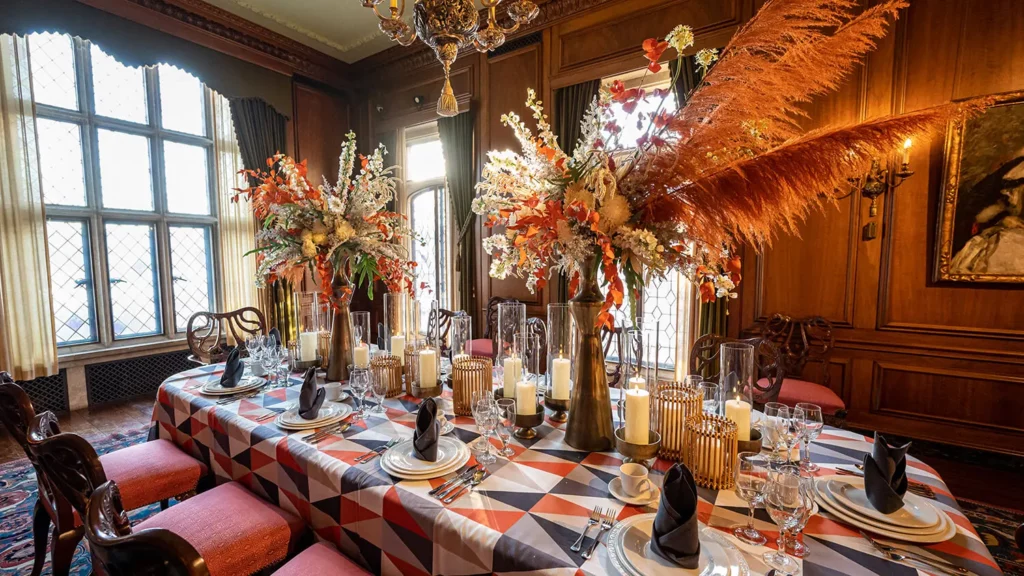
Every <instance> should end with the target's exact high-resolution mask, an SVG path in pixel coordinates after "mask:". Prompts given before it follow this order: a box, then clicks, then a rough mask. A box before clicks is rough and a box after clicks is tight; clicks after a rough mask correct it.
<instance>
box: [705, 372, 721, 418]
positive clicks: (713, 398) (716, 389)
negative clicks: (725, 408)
mask: <svg viewBox="0 0 1024 576" xmlns="http://www.w3.org/2000/svg"><path fill="white" fill-rule="evenodd" d="M701 386H702V388H703V389H704V411H705V412H707V413H709V414H719V415H721V414H722V386H721V385H720V384H718V383H717V382H715V381H713V380H704V381H703V382H702V383H701Z"/></svg>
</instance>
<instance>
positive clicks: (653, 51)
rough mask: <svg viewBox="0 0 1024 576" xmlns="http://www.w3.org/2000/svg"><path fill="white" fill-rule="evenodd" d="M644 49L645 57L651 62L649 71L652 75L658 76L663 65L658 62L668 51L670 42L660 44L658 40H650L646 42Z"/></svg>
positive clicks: (648, 67)
mask: <svg viewBox="0 0 1024 576" xmlns="http://www.w3.org/2000/svg"><path fill="white" fill-rule="evenodd" d="M643 48H644V56H645V57H646V58H647V59H648V60H650V62H651V64H650V65H649V66H647V69H648V70H650V71H651V73H652V74H657V73H658V72H660V71H661V64H658V60H659V59H660V58H661V54H662V53H663V52H664V51H665V50H666V49H668V42H665V41H661V42H659V41H658V39H657V38H648V39H647V40H644V46H643Z"/></svg>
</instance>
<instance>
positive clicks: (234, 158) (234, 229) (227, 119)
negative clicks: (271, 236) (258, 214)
mask: <svg viewBox="0 0 1024 576" xmlns="http://www.w3.org/2000/svg"><path fill="white" fill-rule="evenodd" d="M212 94H213V153H214V156H215V158H216V163H217V164H216V171H217V200H218V202H217V204H218V210H217V222H218V231H219V236H220V263H221V266H220V269H221V282H220V285H221V296H222V297H221V302H223V311H225V312H227V311H230V310H238V309H239V308H244V307H246V306H252V307H255V308H260V309H261V310H262V306H261V304H262V300H261V299H260V298H259V295H258V294H257V291H256V284H255V278H256V255H255V254H249V255H248V256H244V254H245V253H247V252H249V251H250V250H252V249H253V248H255V247H256V238H255V232H256V228H255V225H254V222H253V215H252V206H251V205H250V203H249V201H248V200H246V199H245V198H244V197H241V198H239V199H238V201H237V202H234V201H232V197H234V195H235V188H244V187H246V186H247V183H246V179H245V176H241V175H239V174H238V171H239V170H241V169H242V155H241V152H240V151H239V148H238V140H237V139H236V138H235V129H234V125H233V124H232V123H231V107H230V103H229V102H228V99H227V98H225V97H223V96H221V95H220V94H217V93H216V92H212ZM263 312H264V313H266V311H265V310H264V311H263Z"/></svg>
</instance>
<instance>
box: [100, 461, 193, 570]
mask: <svg viewBox="0 0 1024 576" xmlns="http://www.w3.org/2000/svg"><path fill="white" fill-rule="evenodd" d="M83 524H84V525H85V535H86V538H88V539H89V550H90V551H91V552H92V558H93V562H96V563H98V564H99V565H100V566H99V567H100V568H102V571H103V573H106V574H108V575H109V576H209V574H210V572H209V570H208V569H207V568H206V562H205V561H204V560H203V557H202V556H200V555H199V552H197V551H196V549H195V548H194V547H193V546H192V545H191V544H189V543H188V542H187V541H186V540H185V539H184V538H182V537H181V536H179V535H177V534H175V533H174V532H171V531H170V530H165V529H163V528H149V529H147V530H142V531H139V532H134V533H133V532H132V525H131V521H129V520H128V515H127V514H125V512H124V506H123V505H122V504H121V494H120V492H118V489H117V484H115V483H114V482H113V481H109V482H104V483H102V484H100V485H99V486H97V487H96V489H95V490H94V491H93V492H92V496H91V497H90V500H89V513H88V514H87V515H85V516H83Z"/></svg>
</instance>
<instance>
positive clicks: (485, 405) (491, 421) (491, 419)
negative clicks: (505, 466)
mask: <svg viewBox="0 0 1024 576" xmlns="http://www.w3.org/2000/svg"><path fill="white" fill-rule="evenodd" d="M473 418H474V419H475V420H476V426H477V428H478V429H479V430H480V437H481V438H482V439H483V450H482V452H481V454H480V455H479V456H477V457H476V461H477V462H479V463H481V464H484V465H486V464H491V463H494V462H496V461H497V460H498V457H497V456H495V455H494V454H493V453H492V452H491V443H490V441H489V440H488V438H490V435H491V432H493V431H494V428H495V424H496V420H497V414H496V410H495V407H494V400H493V399H492V398H482V399H477V400H475V401H474V402H473Z"/></svg>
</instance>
